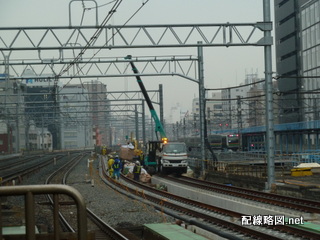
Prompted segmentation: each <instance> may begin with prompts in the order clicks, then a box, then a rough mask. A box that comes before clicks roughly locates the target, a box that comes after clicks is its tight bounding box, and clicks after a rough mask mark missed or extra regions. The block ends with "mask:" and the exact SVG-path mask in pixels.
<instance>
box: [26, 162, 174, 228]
mask: <svg viewBox="0 0 320 240" xmlns="http://www.w3.org/2000/svg"><path fill="white" fill-rule="evenodd" d="M62 163H63V161H58V162H57V165H56V166H52V167H49V168H46V169H43V170H41V171H39V172H38V173H36V174H33V175H32V176H28V177H26V178H24V180H23V183H22V184H23V185H27V184H31V185H32V184H42V183H43V182H44V181H45V179H46V177H47V176H48V174H50V173H51V171H52V170H53V169H57V168H58V167H59V166H60V165H61V164H62ZM89 173H90V172H89V168H88V166H87V158H85V159H83V160H81V162H80V163H79V164H78V165H77V166H76V167H75V168H74V169H73V171H72V172H71V173H70V175H69V177H68V179H67V184H68V185H69V186H72V187H74V188H76V189H77V190H78V191H79V192H80V193H81V195H82V196H83V197H84V199H85V201H86V204H87V207H88V208H90V209H91V210H92V211H93V212H94V213H96V214H98V215H99V217H100V218H101V219H103V220H104V221H105V222H106V223H108V224H109V225H111V226H112V227H115V228H127V227H135V226H141V225H143V224H146V223H163V222H174V221H175V220H174V219H173V218H172V217H169V216H164V215H163V214H161V213H159V212H157V211H155V209H154V208H153V207H151V206H148V205H146V204H144V203H142V202H140V201H137V200H133V199H131V198H129V197H128V196H125V195H123V194H121V193H119V192H117V191H115V190H113V189H112V188H110V187H109V186H107V185H106V184H105V183H104V182H103V181H102V180H101V179H100V176H99V172H98V160H94V163H93V171H92V179H94V186H92V184H91V182H90V181H89V182H88V181H86V178H87V179H89V177H86V175H89Z"/></svg>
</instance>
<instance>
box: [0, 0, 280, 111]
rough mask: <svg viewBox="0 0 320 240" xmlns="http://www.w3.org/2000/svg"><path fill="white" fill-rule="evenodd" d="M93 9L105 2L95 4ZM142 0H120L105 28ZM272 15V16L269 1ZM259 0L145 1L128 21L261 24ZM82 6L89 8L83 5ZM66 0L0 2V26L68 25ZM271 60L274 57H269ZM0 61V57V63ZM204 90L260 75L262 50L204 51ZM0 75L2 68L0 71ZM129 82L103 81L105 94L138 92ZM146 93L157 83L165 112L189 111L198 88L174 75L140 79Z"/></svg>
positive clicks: (77, 8) (77, 10) (102, 11)
mask: <svg viewBox="0 0 320 240" xmlns="http://www.w3.org/2000/svg"><path fill="white" fill-rule="evenodd" d="M96 2H97V3H98V5H102V4H106V3H108V2H110V1H108V0H107V1H105V0H96ZM142 2H145V0H144V1H142V0H124V1H123V3H122V4H121V5H120V8H119V9H118V11H117V12H116V13H115V15H114V17H113V18H112V19H111V22H110V24H113V25H114V24H115V25H121V24H123V23H124V22H125V21H126V20H127V19H128V18H129V17H130V16H131V15H132V14H133V12H135V11H136V9H138V8H139V7H140V6H141V4H142ZM270 2H271V4H272V8H271V12H272V15H273V1H272V0H270ZM262 3H263V1H262V0H150V1H149V2H148V3H147V4H146V5H145V6H144V7H143V8H142V10H141V11H140V12H139V13H138V14H137V15H136V16H135V17H134V18H133V19H132V20H131V21H130V22H129V23H128V24H129V25H131V24H166V23H167V24H187V23H226V22H230V23H247V22H250V23H252V22H258V21H263V8H262ZM84 4H85V6H86V7H91V6H93V5H92V4H91V3H90V2H87V1H85V2H84ZM68 6H69V1H67V0H55V1H52V0H41V1H39V0H10V1H8V0H0V26H1V27H8V26H49V25H50V26H61V25H67V24H68V22H69V15H68ZM110 6H111V5H107V6H104V7H101V8H99V21H102V19H103V18H104V17H105V15H106V13H107V12H108V10H109V8H110ZM81 16H82V3H81V1H80V2H77V3H74V5H73V9H72V17H73V18H72V23H73V25H80V19H81ZM93 19H94V10H90V11H86V14H85V19H84V25H92V24H94V20H93ZM127 54H131V55H136V56H137V55H138V56H141V55H145V56H146V55H150V56H153V55H163V54H166V55H177V54H186V55H196V54H197V50H196V49H193V48H189V49H186V48H184V49H182V48H180V49H156V50H147V49H143V50H139V49H132V50H130V49H129V50H125V51H123V50H119V51H118V50H112V51H111V52H110V55H113V56H118V57H121V56H125V55H127ZM1 58H2V57H1ZM273 58H274V56H273ZM0 60H1V59H0ZM204 61H205V69H204V73H205V86H206V87H207V88H218V87H228V86H235V85H238V84H240V83H241V82H243V80H244V78H245V73H246V72H247V73H252V72H254V73H255V72H258V74H259V77H263V72H264V59H263V47H230V48H224V47H219V48H217V47H215V48H205V49H204ZM0 71H3V69H1V68H0ZM131 80H132V79H131V78H130V79H128V78H117V79H116V80H110V79H109V80H106V81H103V82H104V83H106V84H107V86H108V90H110V91H117V90H122V89H132V90H138V86H137V84H136V82H135V81H134V79H133V81H131ZM143 80H145V81H144V82H145V85H146V88H147V89H153V90H154V89H158V84H159V83H162V84H163V87H164V96H165V109H166V111H165V113H166V115H167V114H168V110H169V109H170V107H171V106H172V105H175V103H177V102H179V103H180V104H181V105H182V106H183V107H184V109H185V110H189V111H190V110H191V103H192V99H193V97H194V96H197V95H198V89H197V85H196V84H195V83H193V82H190V81H187V80H185V79H181V78H178V77H165V78H164V77H161V78H155V79H143Z"/></svg>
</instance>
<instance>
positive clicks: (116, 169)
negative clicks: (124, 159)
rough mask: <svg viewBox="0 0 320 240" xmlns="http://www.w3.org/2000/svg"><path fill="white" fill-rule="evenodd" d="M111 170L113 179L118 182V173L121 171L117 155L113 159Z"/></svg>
mask: <svg viewBox="0 0 320 240" xmlns="http://www.w3.org/2000/svg"><path fill="white" fill-rule="evenodd" d="M112 168H113V178H114V179H117V180H119V179H120V171H121V169H122V166H121V161H120V159H119V157H118V155H116V157H115V159H114V163H113V165H112Z"/></svg>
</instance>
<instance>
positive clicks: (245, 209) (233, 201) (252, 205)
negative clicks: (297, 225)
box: [151, 176, 315, 221]
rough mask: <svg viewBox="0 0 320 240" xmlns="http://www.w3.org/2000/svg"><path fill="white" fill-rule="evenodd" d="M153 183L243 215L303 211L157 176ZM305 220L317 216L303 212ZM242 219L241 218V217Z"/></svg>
mask: <svg viewBox="0 0 320 240" xmlns="http://www.w3.org/2000/svg"><path fill="white" fill-rule="evenodd" d="M151 181H152V184H159V185H165V186H166V187H167V191H168V192H170V193H173V194H176V195H179V196H182V197H185V198H188V199H192V200H195V201H198V202H202V203H206V204H209V205H213V206H216V207H219V208H223V209H228V210H231V211H236V212H240V213H243V215H251V216H252V215H284V216H285V217H300V216H301V212H299V211H295V210H292V209H283V208H279V207H277V206H270V205H266V204H263V203H257V202H254V201H251V200H247V199H241V198H237V197H233V196H227V195H224V194H220V193H215V192H210V191H207V190H203V189H198V188H194V187H191V186H187V185H184V184H179V183H175V182H172V181H169V180H166V179H163V178H159V177H157V176H153V177H152V180H151ZM302 216H303V218H304V220H309V219H313V220H314V218H315V216H314V214H307V213H306V214H302ZM239 221H240V219H239Z"/></svg>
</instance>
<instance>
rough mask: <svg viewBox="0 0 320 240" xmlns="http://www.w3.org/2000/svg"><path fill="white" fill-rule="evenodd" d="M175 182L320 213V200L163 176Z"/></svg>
mask: <svg viewBox="0 0 320 240" xmlns="http://www.w3.org/2000/svg"><path fill="white" fill-rule="evenodd" d="M162 177H164V178H166V179H169V180H171V181H174V182H178V183H181V184H184V185H188V186H193V187H196V188H199V189H205V190H208V191H212V192H216V193H223V194H227V195H231V196H235V197H239V198H244V199H250V200H253V201H257V202H262V203H266V204H270V205H275V206H280V207H283V208H288V209H293V210H298V211H301V212H306V213H311V214H320V202H316V201H311V200H307V199H300V198H293V197H287V196H282V195H277V194H272V193H266V192H261V191H254V190H250V189H244V188H239V187H234V186H227V185H224V184H219V183H213V182H208V181H204V180H200V179H195V178H190V177H185V176H181V177H179V178H178V177H173V176H162Z"/></svg>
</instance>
